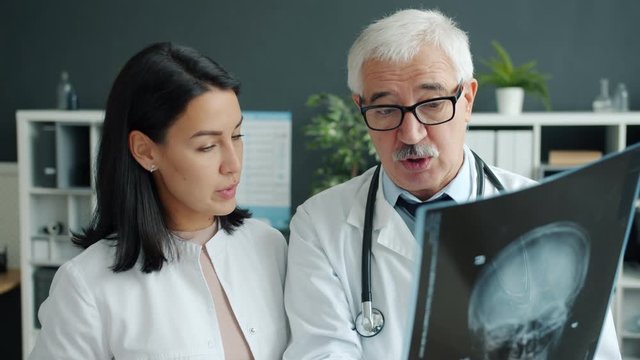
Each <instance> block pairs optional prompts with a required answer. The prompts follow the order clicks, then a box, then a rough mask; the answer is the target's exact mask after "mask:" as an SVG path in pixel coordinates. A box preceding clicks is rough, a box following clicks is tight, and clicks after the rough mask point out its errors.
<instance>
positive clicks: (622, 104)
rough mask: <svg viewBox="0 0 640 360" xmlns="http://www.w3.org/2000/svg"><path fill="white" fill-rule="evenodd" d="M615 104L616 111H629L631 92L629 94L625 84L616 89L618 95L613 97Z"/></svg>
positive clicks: (620, 84)
mask: <svg viewBox="0 0 640 360" xmlns="http://www.w3.org/2000/svg"><path fill="white" fill-rule="evenodd" d="M613 104H614V109H615V111H620V112H625V111H629V92H627V87H626V86H625V84H623V83H619V84H618V87H617V88H616V94H615V96H614V97H613Z"/></svg>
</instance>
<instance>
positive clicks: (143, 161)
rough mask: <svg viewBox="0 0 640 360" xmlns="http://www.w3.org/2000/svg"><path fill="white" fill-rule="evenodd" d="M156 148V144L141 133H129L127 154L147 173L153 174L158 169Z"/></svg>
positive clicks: (134, 131) (136, 131)
mask: <svg viewBox="0 0 640 360" xmlns="http://www.w3.org/2000/svg"><path fill="white" fill-rule="evenodd" d="M156 146H157V145H156V143H155V142H153V140H151V139H150V138H149V137H148V136H147V135H145V134H144V133H142V132H141V131H138V130H133V131H131V132H130V133H129V152H131V155H132V156H133V158H134V159H136V161H137V162H138V164H140V166H142V167H143V168H144V169H146V170H147V171H151V172H153V171H155V170H156V169H157V168H158V160H159V159H158V154H157V151H156Z"/></svg>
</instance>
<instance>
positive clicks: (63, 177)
mask: <svg viewBox="0 0 640 360" xmlns="http://www.w3.org/2000/svg"><path fill="white" fill-rule="evenodd" d="M103 119H104V112H103V111H98V110H82V111H63V110H18V111H17V112H16V125H17V129H18V176H19V180H20V181H19V183H20V185H19V199H20V247H21V259H20V266H21V270H22V271H21V284H22V285H21V296H22V300H21V301H22V343H23V345H22V346H23V356H24V358H26V357H27V355H28V354H29V353H30V352H31V349H32V348H33V345H34V342H35V338H36V337H37V334H38V328H39V323H38V321H37V309H38V307H39V305H40V303H41V302H42V301H43V300H44V299H45V298H46V296H47V295H48V292H49V286H50V282H51V278H52V277H53V274H54V273H55V271H56V269H57V268H58V267H59V266H60V265H62V264H63V263H64V262H65V261H67V260H69V259H71V258H72V257H73V256H75V255H77V254H78V253H80V251H81V250H80V249H79V248H78V247H76V246H74V245H73V244H72V242H71V240H70V233H71V232H73V231H79V230H81V229H82V228H83V227H85V226H86V225H88V223H89V221H90V220H91V214H92V211H93V208H94V206H95V195H94V191H93V188H94V186H93V185H94V184H93V177H92V176H91V175H92V174H93V171H92V170H93V169H94V167H95V166H94V159H95V158H96V155H97V149H98V148H97V145H98V140H99V138H100V134H101V128H102V121H103Z"/></svg>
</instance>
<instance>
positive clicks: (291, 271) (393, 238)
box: [284, 166, 620, 360]
mask: <svg viewBox="0 0 640 360" xmlns="http://www.w3.org/2000/svg"><path fill="white" fill-rule="evenodd" d="M472 168H475V167H473V166H472ZM493 170H494V172H495V174H496V175H497V177H498V178H499V180H500V181H501V182H502V184H503V186H504V187H505V188H506V189H518V188H522V187H525V186H527V185H530V184H532V183H533V182H532V181H531V180H529V179H526V178H524V177H522V176H519V175H516V174H512V173H509V172H506V171H504V170H501V169H496V168H493ZM473 173H474V177H473V178H472V184H473V185H472V187H473V189H472V194H474V196H475V194H476V188H475V187H476V178H475V171H474V172H473ZM372 175H373V169H370V170H369V171H367V172H366V173H364V174H363V175H361V176H359V177H356V178H354V179H351V180H350V181H347V182H346V183H343V184H341V185H338V186H336V187H333V188H331V189H329V190H328V191H324V192H322V193H320V194H318V195H316V196H314V197H312V198H311V199H309V200H308V201H307V202H305V203H304V204H303V205H301V206H300V207H299V208H298V209H297V212H296V214H295V216H294V218H293V219H292V221H291V226H290V227H291V235H290V240H289V256H288V258H289V263H288V274H287V280H286V285H285V307H286V309H287V315H288V317H289V323H290V326H291V336H292V338H291V343H290V345H289V347H288V348H287V350H286V352H285V356H284V358H285V359H287V360H303V359H369V360H371V359H385V360H386V359H400V358H401V357H402V354H403V348H404V347H405V346H406V344H407V343H408V341H409V340H410V339H408V338H406V337H404V336H403V334H407V333H408V332H409V331H410V326H411V325H412V324H407V317H408V313H407V312H408V309H410V308H411V307H410V301H411V299H410V296H408V294H411V292H412V288H411V286H412V282H411V281H412V272H413V269H414V268H415V260H414V259H416V256H417V253H418V251H419V248H418V245H417V242H416V240H415V238H414V237H413V235H412V233H411V231H410V230H409V228H408V227H407V225H406V224H405V222H404V221H403V220H402V219H401V217H400V216H399V215H398V213H397V211H396V210H394V208H393V207H392V206H391V205H390V204H389V203H388V202H387V201H386V200H385V198H384V194H383V191H382V186H379V188H378V192H377V195H376V204H375V212H374V214H375V215H374V221H373V229H374V231H373V236H372V251H373V252H372V254H373V255H372V259H371V278H372V280H371V281H372V285H371V288H372V289H371V290H372V297H373V301H374V306H375V307H377V308H379V309H380V310H381V311H382V312H383V314H384V319H385V325H384V328H383V330H382V331H381V332H380V333H379V334H378V335H377V336H375V337H371V338H363V337H360V336H359V335H358V334H357V333H356V332H355V331H354V330H352V329H353V328H354V320H355V318H356V316H357V314H358V313H360V311H361V289H362V287H361V284H362V279H361V270H360V269H361V256H362V233H363V227H364V213H365V204H366V199H367V192H368V189H369V183H370V181H371V177H372ZM496 193H497V190H496V189H495V187H493V185H491V183H490V182H489V181H485V185H484V194H485V197H486V196H489V195H492V194H496ZM619 358H620V355H619V349H618V347H617V340H616V334H615V330H614V328H613V321H612V317H611V315H610V314H608V316H607V320H606V323H605V327H604V328H603V334H602V337H601V341H600V347H599V352H598V354H597V356H596V359H619Z"/></svg>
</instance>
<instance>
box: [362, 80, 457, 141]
mask: <svg viewBox="0 0 640 360" xmlns="http://www.w3.org/2000/svg"><path fill="white" fill-rule="evenodd" d="M457 88H458V90H457V91H456V94H455V95H451V96H439V97H435V98H431V99H427V100H423V101H419V102H417V103H415V104H413V105H410V106H402V105H369V106H360V114H362V118H363V119H364V123H365V124H366V125H367V127H368V128H369V129H371V130H374V131H390V130H395V129H397V128H399V127H400V126H402V122H403V121H404V116H405V115H406V114H407V113H408V112H410V113H412V114H413V116H414V117H415V118H416V120H418V122H419V123H420V124H422V125H426V126H434V125H440V124H444V123H446V122H449V121H451V120H453V118H454V117H456V104H457V103H458V100H459V99H460V96H462V90H463V89H464V83H463V82H462V81H461V82H459V83H458V86H457ZM361 99H362V98H361ZM441 100H449V101H451V103H452V104H453V114H451V117H450V118H449V119H447V120H444V121H440V122H436V123H425V122H423V121H422V120H420V117H419V116H418V114H417V113H416V109H417V108H418V107H419V106H422V105H424V104H428V103H430V102H434V101H441ZM380 108H394V109H398V110H400V113H401V115H400V122H399V123H398V125H397V126H395V127H392V128H389V129H376V128H373V127H371V125H369V121H367V115H366V114H365V113H366V112H367V111H369V110H371V109H380Z"/></svg>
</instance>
